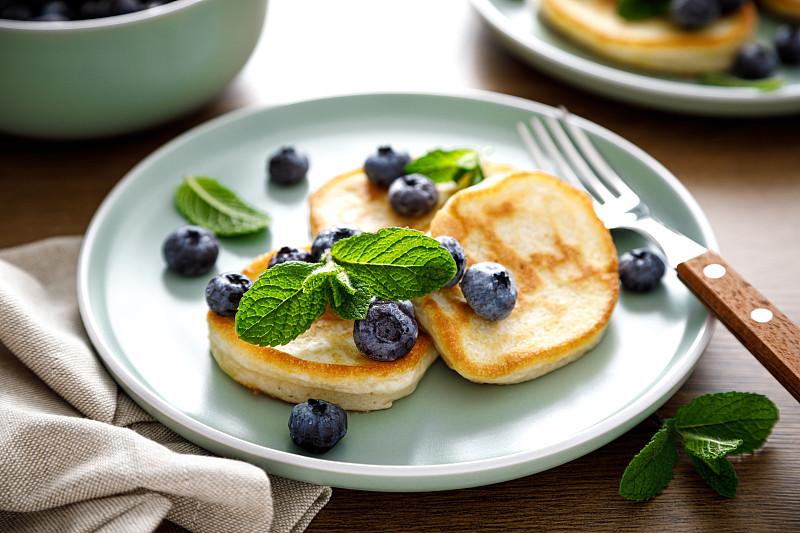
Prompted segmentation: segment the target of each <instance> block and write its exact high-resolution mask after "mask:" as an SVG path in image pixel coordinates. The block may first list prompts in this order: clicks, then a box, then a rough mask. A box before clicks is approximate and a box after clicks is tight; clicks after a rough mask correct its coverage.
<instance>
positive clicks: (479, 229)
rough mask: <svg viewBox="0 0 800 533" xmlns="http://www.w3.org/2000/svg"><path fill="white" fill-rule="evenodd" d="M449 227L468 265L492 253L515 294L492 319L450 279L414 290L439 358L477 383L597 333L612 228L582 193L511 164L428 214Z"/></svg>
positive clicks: (437, 226)
mask: <svg viewBox="0 0 800 533" xmlns="http://www.w3.org/2000/svg"><path fill="white" fill-rule="evenodd" d="M429 231H430V234H431V236H433V237H437V236H440V235H450V236H452V237H455V238H456V239H457V240H458V241H459V242H460V243H461V245H462V246H463V247H464V250H465V251H466V254H467V265H468V266H469V265H472V264H475V263H478V262H482V261H495V262H498V263H500V264H502V265H504V266H505V267H506V268H508V270H509V271H510V272H511V273H512V275H513V277H514V279H515V281H516V284H517V287H518V297H517V303H516V306H515V307H514V310H513V311H512V312H511V315H509V317H508V318H506V319H504V320H501V321H499V322H490V321H487V320H484V319H482V318H480V317H479V316H478V315H476V314H475V312H474V311H472V309H471V308H470V306H469V305H468V304H467V302H466V300H465V299H464V296H463V294H462V293H461V289H460V288H459V286H458V285H456V286H455V287H452V288H449V289H440V290H438V291H436V292H434V293H431V294H428V295H427V296H424V297H422V298H418V299H415V300H414V307H415V309H416V314H417V321H418V322H419V324H420V325H421V326H422V327H424V328H425V330H426V331H427V332H428V333H429V334H430V335H431V337H432V338H433V341H434V343H435V344H436V348H437V349H438V350H439V353H440V354H441V356H442V358H443V359H444V361H445V362H446V363H447V364H448V366H450V367H451V368H453V369H454V370H455V371H456V372H458V373H459V374H461V375H462V376H464V377H465V378H467V379H469V380H471V381H475V382H479V383H519V382H522V381H527V380H530V379H533V378H536V377H538V376H541V375H542V374H544V373H546V372H550V371H551V370H554V369H556V368H558V367H560V366H563V365H565V364H567V363H569V362H570V361H574V360H575V359H577V358H579V357H580V356H582V355H583V354H584V353H586V351H588V350H589V349H591V348H592V347H594V346H595V345H596V344H597V343H598V342H599V341H600V339H601V337H602V335H603V332H604V331H605V328H606V326H607V324H608V322H609V320H610V318H611V313H612V311H613V309H614V306H615V304H616V301H617V296H618V293H619V278H618V274H617V253H616V249H615V248H614V243H613V242H612V240H611V234H610V233H609V231H608V230H607V229H606V228H605V226H604V225H603V223H602V222H601V221H600V220H599V219H598V218H597V216H596V215H595V212H594V209H593V206H592V201H591V200H590V199H589V197H588V195H587V194H586V193H584V192H582V191H578V190H576V189H575V188H573V187H572V186H570V185H568V184H566V183H564V182H563V181H561V180H559V179H557V178H554V177H552V176H550V175H547V174H544V173H542V172H523V171H518V172H512V173H510V174H507V175H504V176H498V177H493V178H490V179H488V180H486V181H484V182H481V183H480V184H478V185H476V186H474V187H470V188H468V189H464V190H462V191H459V192H458V193H456V194H455V195H453V196H452V197H451V198H450V199H449V200H448V201H447V203H446V204H445V205H444V206H443V207H442V209H441V210H439V212H437V214H436V216H435V217H434V218H433V220H432V221H431V224H430V230H429Z"/></svg>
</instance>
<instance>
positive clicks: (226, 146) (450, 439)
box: [78, 91, 716, 491]
mask: <svg viewBox="0 0 800 533" xmlns="http://www.w3.org/2000/svg"><path fill="white" fill-rule="evenodd" d="M553 113H555V110H554V109H552V108H550V107H547V106H544V105H541V104H537V103H533V102H530V101H527V100H523V99H519V98H514V97H510V96H504V95H498V94H494V93H487V92H476V91H473V92H468V93H462V94H430V93H378V94H353V95H343V96H336V97H330V98H325V99H318V100H308V101H303V102H297V103H293V104H288V105H282V106H277V107H271V108H264V109H246V110H240V111H237V112H233V113H230V114H228V115H225V116H223V117H220V118H218V119H215V120H212V121H210V122H208V123H206V124H204V125H201V126H199V127H197V128H195V129H193V130H191V131H189V132H187V133H185V134H183V135H181V136H180V137H178V138H176V139H174V140H173V141H171V142H169V143H167V144H166V145H164V146H163V147H162V148H160V149H158V150H157V151H155V152H154V153H153V154H151V155H150V156H148V157H147V158H146V159H144V160H143V161H142V162H141V163H139V164H138V165H137V166H136V167H135V168H134V169H133V170H131V171H130V172H129V173H128V174H127V175H126V176H125V177H124V178H123V179H122V180H121V181H120V182H119V183H118V184H117V185H116V186H115V187H114V189H113V190H112V191H111V193H110V194H109V195H108V197H107V198H106V199H105V200H104V201H103V203H102V205H101V206H100V208H99V209H98V211H97V213H96V214H95V216H94V218H93V220H92V222H91V224H90V227H89V230H88V231H87V234H86V237H85V240H84V244H83V247H82V250H81V255H80V262H79V271H78V285H79V304H80V310H81V316H82V318H83V321H84V324H85V326H86V329H87V331H88V333H89V336H90V338H91V340H92V342H93V343H94V345H95V347H96V349H97V351H98V353H99V355H100V358H101V359H102V361H103V362H104V363H105V365H106V367H107V368H108V370H109V371H110V373H111V374H112V375H113V377H114V378H115V379H116V380H117V382H118V383H119V384H120V386H121V387H122V388H123V389H124V390H125V391H127V392H128V394H130V395H131V396H132V397H133V399H134V400H135V401H137V402H138V403H139V404H140V405H141V406H142V407H143V408H144V409H146V410H147V411H148V412H150V413H151V414H152V415H153V416H155V417H156V418H157V419H159V420H160V421H161V422H163V423H164V424H166V425H167V426H169V427H170V428H172V429H173V430H175V431H176V432H178V433H179V434H181V435H183V436H184V437H186V438H187V439H189V440H191V441H194V442H195V443H197V444H199V445H200V446H203V447H205V448H207V449H209V450H211V451H213V452H216V453H219V454H221V455H224V456H229V457H234V458H239V459H243V460H247V461H250V462H253V463H255V464H258V465H261V466H263V467H264V468H265V469H266V470H267V471H269V472H271V473H275V474H278V475H282V476H285V477H289V478H294V479H299V480H303V481H309V482H315V483H323V484H330V485H334V486H339V487H348V488H354V489H363V490H382V491H427V490H443V489H454V488H463V487H469V486H476V485H485V484H490V483H494V482H499V481H504V480H508V479H512V478H516V477H521V476H525V475H528V474H533V473H535V472H539V471H542V470H545V469H548V468H552V467H554V466H556V465H559V464H562V463H564V462H567V461H570V460H572V459H575V458H577V457H580V456H582V455H584V454H586V453H588V452H590V451H593V450H595V449H597V448H599V447H600V446H602V445H604V444H606V443H608V442H609V441H611V440H613V439H614V438H616V437H617V436H619V435H621V434H622V433H624V432H625V431H627V430H628V429H630V428H631V427H633V426H634V425H635V424H637V423H638V422H639V421H641V420H642V419H644V418H645V417H646V416H648V415H649V414H650V413H651V412H652V411H654V410H655V409H656V408H657V407H658V406H660V405H661V404H662V403H663V402H665V401H666V400H667V399H668V398H669V397H670V396H671V395H672V394H673V393H674V392H675V391H676V390H677V389H678V388H679V387H680V385H681V384H682V383H683V381H684V380H685V379H686V378H687V377H688V376H689V374H690V373H691V371H692V369H693V368H694V366H695V364H696V363H697V361H698V359H699V357H700V355H701V353H702V351H703V350H704V348H705V347H706V345H707V343H708V341H709V339H710V335H711V331H712V324H713V321H712V319H711V318H710V317H709V315H708V313H707V312H706V311H705V309H704V308H703V307H702V305H700V304H699V303H698V302H697V301H696V300H695V299H694V298H693V297H691V295H690V294H689V293H688V291H687V290H686V289H685V288H684V287H683V285H682V284H681V283H680V282H679V281H678V280H677V277H676V276H675V275H674V273H669V274H668V275H667V277H666V278H665V280H664V283H663V286H662V287H661V288H659V289H658V290H657V291H656V292H655V293H653V294H650V295H644V296H642V295H637V296H634V295H629V294H623V295H622V296H621V298H620V302H619V304H618V306H617V308H616V309H615V311H614V315H613V317H612V320H611V323H610V325H609V328H608V330H607V332H606V334H605V337H604V339H603V341H602V342H601V343H600V345H599V346H598V347H597V348H595V349H594V350H592V351H591V352H590V353H588V354H587V355H585V356H584V357H582V358H581V359H579V360H578V361H576V362H574V363H571V364H570V365H567V366H566V367H564V368H562V369H559V370H557V371H555V372H552V373H550V374H548V375H546V376H543V377H541V378H539V379H537V380H534V381H531V382H528V383H524V384H520V385H513V386H503V387H497V386H489V385H476V384H473V383H469V382H467V381H466V380H464V379H463V378H461V377H459V376H457V375H456V374H455V373H454V372H452V371H450V370H449V369H447V367H446V366H445V365H444V363H442V362H441V361H437V362H436V363H434V365H433V366H432V367H431V369H430V370H429V372H428V374H426V375H425V377H424V378H423V379H422V381H421V382H420V385H419V387H418V389H417V391H416V392H414V393H413V394H411V395H410V396H408V397H406V398H403V399H401V400H398V401H397V402H395V405H394V406H393V407H392V408H391V409H388V410H385V411H378V412H373V413H354V414H351V415H350V423H349V431H348V434H347V436H346V437H345V438H344V439H343V440H342V441H341V442H340V443H339V444H338V445H337V446H336V447H335V448H334V449H333V450H331V451H330V452H328V453H327V454H325V455H321V456H313V455H310V454H306V453H304V452H302V451H301V450H300V449H298V448H297V447H296V446H294V445H293V444H292V443H291V440H290V439H289V436H288V430H287V428H286V423H287V421H288V416H289V412H290V410H291V406H290V405H289V404H285V403H283V402H280V401H278V400H275V399H272V398H269V397H267V396H265V395H254V394H253V393H252V392H251V391H250V390H249V389H246V388H245V387H242V386H240V385H238V384H237V383H235V382H233V380H231V379H230V378H228V376H226V375H225V374H224V373H222V372H221V371H220V370H219V368H218V366H217V365H216V363H215V362H214V360H213V358H212V357H211V355H210V354H209V351H208V343H207V332H206V324H205V313H206V306H205V301H204V297H203V291H204V288H205V284H206V282H207V280H208V279H209V278H210V277H212V276H213V275H214V274H215V273H218V272H224V271H229V270H238V269H241V268H242V267H243V266H244V265H246V264H247V263H248V262H249V261H250V260H251V259H252V257H254V256H256V255H258V254H260V253H262V252H265V251H268V250H270V249H273V248H276V247H279V246H282V245H303V244H306V243H307V242H308V239H309V237H308V225H307V216H308V214H307V207H306V197H307V194H308V192H309V191H310V190H313V189H314V188H316V187H318V186H319V185H320V184H321V183H323V182H324V181H325V180H327V179H329V178H331V177H333V176H334V175H336V174H338V173H341V172H344V171H347V170H349V169H351V168H354V167H357V166H360V164H361V163H362V162H363V160H364V158H365V157H366V155H368V154H369V153H371V152H372V151H373V150H374V149H375V148H376V147H377V146H379V145H381V144H386V143H390V144H392V145H393V146H395V147H400V148H407V149H408V150H409V151H410V152H411V153H412V154H421V153H424V152H425V151H427V150H430V149H433V148H435V147H445V148H447V147H457V146H458V147H463V146H472V147H483V146H486V145H491V146H492V147H493V152H492V155H491V156H490V158H491V159H492V160H495V161H503V162H507V163H511V164H514V165H517V166H519V167H522V168H524V167H528V168H529V167H530V166H531V163H530V161H529V159H528V156H527V155H526V154H525V152H524V149H523V147H522V145H521V143H520V142H519V141H518V139H517V137H516V132H515V129H514V126H515V124H516V122H517V121H519V120H522V119H525V118H526V117H528V116H530V115H547V114H553ZM578 122H579V125H580V126H581V127H582V128H584V129H585V130H586V131H587V132H588V133H589V135H590V136H591V137H592V138H593V140H594V141H595V143H596V145H597V146H598V148H599V149H600V150H601V151H602V152H603V153H604V154H605V155H606V157H608V158H609V160H610V161H611V162H612V164H613V165H614V166H615V167H617V169H618V170H620V171H621V172H623V173H624V174H625V175H626V176H631V177H632V184H633V185H634V187H635V188H636V189H637V190H638V192H640V194H641V195H642V196H643V197H644V199H645V200H647V201H648V202H650V203H651V205H652V209H653V211H654V213H655V214H656V215H657V216H659V217H660V218H662V219H663V220H664V221H665V222H667V223H669V224H671V225H672V226H673V227H676V228H677V229H679V230H681V231H683V232H684V233H687V234H688V235H690V236H692V237H694V238H695V239H696V240H698V241H700V242H702V243H705V244H706V245H708V246H709V247H712V248H713V247H715V246H716V243H715V239H714V236H713V233H712V231H711V229H710V227H709V224H708V222H707V220H706V218H705V216H704V214H703V213H702V211H701V210H700V208H699V207H698V205H697V204H696V202H695V201H694V199H693V198H692V197H691V195H690V194H689V193H688V192H687V191H686V189H685V188H684V187H683V186H682V185H681V184H680V182H679V181H678V180H677V179H676V178H675V177H674V176H672V175H671V174H670V173H669V171H667V170H666V169H665V168H664V167H663V166H661V165H660V164H659V163H658V162H656V161H655V160H653V159H652V158H651V157H649V156H648V155H647V154H645V153H644V152H642V151H641V150H640V149H638V148H636V147H635V146H633V145H632V144H630V143H629V142H627V141H625V140H624V139H622V138H620V137H618V136H617V135H615V134H613V133H611V132H609V131H607V130H605V129H603V128H601V127H600V126H597V125H595V124H592V123H590V122H588V121H585V120H582V119H579V120H578ZM285 144H294V145H295V146H297V147H299V148H302V149H304V150H306V151H307V152H308V154H309V157H310V159H311V170H310V172H309V177H308V183H305V184H301V185H299V186H297V187H294V188H288V189H286V188H279V187H272V186H269V185H265V174H264V165H265V162H266V159H267V157H268V155H269V154H270V153H272V152H274V151H275V150H277V149H278V148H279V147H280V146H282V145H285ZM185 174H205V175H211V176H214V177H216V178H217V179H218V180H220V182H222V183H224V184H226V185H227V186H229V187H230V188H232V189H233V190H234V191H236V192H237V193H238V194H239V195H240V196H241V197H243V198H245V199H247V201H248V202H249V203H251V204H252V205H255V206H256V207H259V208H261V209H264V210H266V211H267V212H268V213H270V214H271V215H272V216H273V221H274V222H273V225H272V227H271V228H270V230H268V231H266V232H264V233H263V234H259V235H255V236H251V237H244V238H237V239H224V240H222V242H221V252H220V256H219V258H218V260H217V266H216V270H215V271H214V272H212V273H210V274H209V275H208V276H205V277H201V278H197V279H196V278H180V277H179V276H176V275H174V274H172V273H171V272H169V271H167V270H166V268H165V267H164V263H163V260H162V258H161V243H162V241H163V239H164V238H165V237H166V235H167V234H168V233H169V232H171V231H172V230H173V229H174V228H176V227H178V226H180V225H182V224H184V223H185V221H184V220H183V219H182V218H181V217H180V216H179V214H178V213H177V211H176V210H175V208H174V206H173V203H172V192H173V190H174V187H175V186H176V185H177V184H178V182H179V181H180V179H181V177H182V176H183V175H185ZM615 242H616V244H617V247H618V249H620V250H623V249H629V248H632V247H634V246H638V245H641V244H643V243H642V241H640V240H638V238H637V237H636V236H634V235H632V234H630V233H624V232H623V233H619V234H618V235H615Z"/></svg>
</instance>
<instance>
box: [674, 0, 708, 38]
mask: <svg viewBox="0 0 800 533" xmlns="http://www.w3.org/2000/svg"><path fill="white" fill-rule="evenodd" d="M669 14H670V18H671V19H672V22H674V23H675V25H676V26H678V27H679V28H681V29H683V30H688V31H692V30H699V29H701V28H705V27H706V26H708V25H709V24H711V23H712V22H714V21H715V20H716V19H717V18H719V15H720V6H719V4H718V3H717V1H716V0H673V1H672V2H670V5H669Z"/></svg>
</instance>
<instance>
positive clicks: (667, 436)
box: [619, 392, 778, 500]
mask: <svg viewBox="0 0 800 533" xmlns="http://www.w3.org/2000/svg"><path fill="white" fill-rule="evenodd" d="M777 421H778V409H777V407H775V404H774V403H772V402H771V401H770V400H769V399H768V398H766V397H765V396H761V395H760V394H752V393H746V392H725V393H718V394H705V395H703V396H699V397H697V398H695V399H694V400H692V401H691V403H689V405H685V406H683V407H681V408H680V409H678V411H677V412H676V413H675V416H674V417H673V418H669V419H667V420H665V421H664V422H663V424H662V426H661V429H659V430H658V432H657V433H656V435H655V436H654V437H653V439H652V440H651V441H650V443H649V444H648V445H647V446H645V448H644V449H643V450H642V451H641V452H640V453H639V454H638V455H637V456H636V457H634V458H633V460H632V461H631V463H630V464H629V465H628V467H627V468H626V469H625V473H624V474H623V475H622V480H621V482H620V488H619V493H620V495H621V496H623V497H625V498H628V499H631V500H646V499H649V498H652V497H653V496H655V495H657V494H658V493H660V492H661V491H662V490H663V489H664V487H666V484H667V483H668V482H669V480H670V479H671V478H672V469H673V468H674V467H675V464H676V461H677V449H675V455H674V458H675V460H676V461H672V448H675V441H676V440H677V441H679V442H680V443H681V444H683V448H684V450H685V451H686V453H687V455H688V456H689V459H690V460H691V462H692V463H693V464H694V465H695V468H696V469H697V471H698V473H699V474H700V476H701V477H702V478H703V479H704V480H705V481H706V482H707V483H708V484H709V485H710V486H711V487H712V488H713V489H714V490H716V491H717V492H718V493H720V494H721V495H723V496H727V497H729V498H732V497H733V496H735V495H736V487H737V485H738V483H739V480H738V477H737V476H736V472H735V471H734V469H733V465H732V464H731V462H730V461H728V459H726V458H725V457H726V456H728V455H734V454H736V455H738V454H742V453H750V452H753V451H755V450H756V449H758V448H760V447H761V446H763V445H764V442H766V440H767V437H768V436H769V434H770V433H771V432H772V428H773V427H774V425H775V423H776V422H777ZM670 464H671V466H670ZM667 470H669V471H667Z"/></svg>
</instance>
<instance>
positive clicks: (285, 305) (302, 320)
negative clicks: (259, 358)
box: [235, 228, 456, 346]
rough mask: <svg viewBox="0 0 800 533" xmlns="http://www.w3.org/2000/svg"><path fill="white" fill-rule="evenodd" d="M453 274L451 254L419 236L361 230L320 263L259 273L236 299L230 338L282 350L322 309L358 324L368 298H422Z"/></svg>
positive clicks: (410, 232)
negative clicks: (282, 346)
mask: <svg viewBox="0 0 800 533" xmlns="http://www.w3.org/2000/svg"><path fill="white" fill-rule="evenodd" d="M455 272H456V264H455V261H453V257H452V256H451V255H450V252H448V251H447V250H446V249H445V248H443V247H442V246H441V245H440V244H439V242H438V241H437V240H435V239H432V238H431V237H427V236H425V235H424V234H423V233H422V232H420V231H416V230H410V229H407V228H383V229H381V230H378V232H377V233H368V232H364V233H361V234H359V235H355V236H353V237H349V238H347V239H342V240H340V241H338V242H336V244H334V245H333V248H332V249H331V251H330V252H329V253H328V254H326V256H325V259H324V261H323V262H321V263H315V264H312V263H302V262H299V261H289V262H286V263H280V264H278V265H275V266H273V267H272V268H269V269H268V270H266V271H265V272H264V273H263V274H261V275H260V276H259V277H258V279H257V280H256V281H255V283H253V286H252V287H251V288H250V290H248V291H247V292H246V293H244V296H242V299H241V301H240V303H239V310H238V311H237V313H236V319H235V327H236V334H237V335H238V336H239V338H241V339H242V340H243V341H245V342H248V343H250V344H255V345H257V346H281V345H283V344H287V343H289V342H291V341H292V340H294V339H296V338H297V337H298V336H300V335H301V334H302V333H303V332H305V331H306V330H308V328H310V327H311V325H312V324H313V323H314V321H315V320H317V319H318V318H319V317H320V316H322V314H323V313H325V310H326V309H327V308H328V305H330V306H331V309H332V310H333V311H334V312H335V313H336V314H337V315H338V316H339V317H340V318H342V319H344V320H359V319H363V318H365V317H366V315H367V310H368V309H369V304H370V300H371V298H372V296H377V297H379V298H384V299H387V300H395V301H398V300H407V299H408V298H412V297H417V296H423V295H425V294H427V293H429V292H433V291H435V290H437V289H439V288H440V287H441V286H442V285H444V284H446V283H447V282H448V281H450V280H451V279H452V278H453V276H454V275H455Z"/></svg>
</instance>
